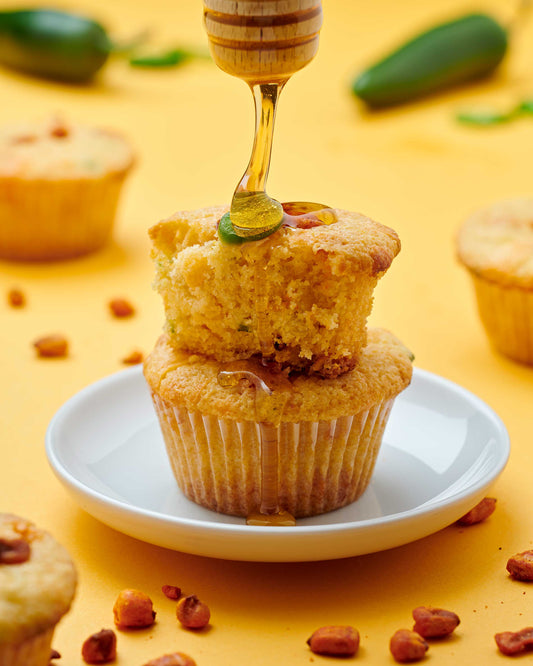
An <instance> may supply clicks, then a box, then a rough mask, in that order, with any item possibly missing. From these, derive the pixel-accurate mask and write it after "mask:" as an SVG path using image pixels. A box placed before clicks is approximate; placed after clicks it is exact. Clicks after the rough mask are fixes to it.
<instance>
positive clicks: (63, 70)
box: [0, 9, 113, 83]
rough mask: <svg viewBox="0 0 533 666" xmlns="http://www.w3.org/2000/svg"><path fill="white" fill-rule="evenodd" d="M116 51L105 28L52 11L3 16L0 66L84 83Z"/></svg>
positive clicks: (23, 11)
mask: <svg viewBox="0 0 533 666" xmlns="http://www.w3.org/2000/svg"><path fill="white" fill-rule="evenodd" d="M112 49H113V47H112V44H111V41H110V39H109V37H108V35H107V33H106V31H105V29H104V28H103V26H102V25H100V24H99V23H97V22H96V21H93V20H92V19H89V18H86V17H84V16H79V15H77V14H70V13H67V12H62V11H56V10H52V9H20V10H10V11H1V12H0V63H1V64H4V65H7V66H8V67H12V68H14V69H17V70H20V71H23V72H26V73H28V74H33V75H35V76H41V77H45V78H50V79H56V80H59V81H67V82H72V83H85V82H87V81H89V80H90V79H91V78H92V77H93V76H94V75H95V74H96V72H97V71H98V70H99V69H100V68H101V67H102V66H103V65H104V63H105V62H106V60H107V58H108V57H109V54H110V52H111V51H112Z"/></svg>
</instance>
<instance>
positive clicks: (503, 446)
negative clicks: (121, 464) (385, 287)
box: [45, 366, 510, 541]
mask: <svg viewBox="0 0 533 666" xmlns="http://www.w3.org/2000/svg"><path fill="white" fill-rule="evenodd" d="M128 381H143V382H144V381H145V380H144V377H143V376H142V367H141V366H135V367H133V368H127V369H124V370H120V371H118V372H115V373H113V374H110V375H107V376H105V377H102V378H100V379H98V380H96V381H94V382H92V383H91V384H89V385H87V386H85V387H84V388H82V389H81V390H80V391H78V392H77V393H75V394H74V395H72V396H71V397H70V398H69V399H68V400H67V401H66V402H64V403H63V404H62V405H61V406H60V408H59V409H58V410H57V411H56V412H55V414H54V415H53V417H52V419H51V420H50V422H49V424H48V427H47V430H46V435H45V450H46V455H47V459H48V462H49V464H50V466H51V468H52V470H53V472H54V473H55V475H56V476H57V477H58V479H59V480H60V481H61V482H62V483H63V484H64V485H67V486H68V487H69V488H70V489H71V490H73V491H75V492H76V494H81V495H83V496H85V497H89V498H90V499H91V501H93V502H97V503H98V504H100V505H106V506H109V507H112V508H113V509H115V510H117V511H120V512H126V514H128V516H130V517H140V518H141V519H142V520H145V519H152V520H156V521H157V522H158V523H159V524H166V525H174V526H182V527H186V528H188V529H190V530H192V531H195V532H199V531H200V532H206V531H207V532H209V533H211V534H214V535H217V536H220V535H225V536H226V537H230V536H241V535H246V536H248V537H249V536H251V535H253V537H254V538H256V539H266V540H268V541H271V540H272V538H274V539H280V538H281V539H287V537H294V536H300V537H304V536H308V535H310V534H320V535H322V536H327V535H328V534H331V533H336V534H338V533H343V532H347V531H349V532H354V531H357V530H362V531H364V530H365V529H366V528H369V527H376V528H379V527H385V526H387V525H388V524H389V523H400V524H402V523H404V522H408V521H409V520H412V519H416V518H419V517H421V516H424V515H431V513H433V512H435V511H439V509H441V508H442V506H443V505H448V504H450V503H454V502H455V501H458V500H460V498H461V497H462V496H463V495H464V494H465V492H466V491H468V492H466V495H467V496H468V497H470V496H474V495H476V493H478V492H480V490H481V489H482V488H486V487H488V486H489V485H490V484H491V483H492V482H493V481H494V480H495V479H496V478H497V477H498V476H499V475H500V474H501V473H502V471H503V469H504V468H505V466H506V464H507V461H508V459H509V455H510V438H509V433H508V431H507V428H506V426H505V424H504V423H503V421H502V419H501V418H500V417H499V415H498V414H497V413H496V412H495V411H494V410H493V409H492V408H491V407H490V406H489V405H488V404H487V403H486V402H484V401H483V400H482V399H481V398H479V397H478V396H477V395H475V394H474V393H472V392H471V391H469V390H468V389H466V388H464V387H463V386H460V385H459V384H457V383H455V382H453V381H452V380H450V379H447V378H445V377H442V376H440V375H437V374H435V373H432V372H430V371H428V370H423V369H421V368H413V383H414V382H415V381H426V382H428V381H429V382H430V383H432V384H437V385H438V386H439V388H442V387H444V388H445V389H446V390H448V391H452V392H453V393H455V394H460V395H461V397H462V398H463V399H466V400H467V401H468V402H469V403H471V404H473V405H475V407H476V408H477V410H478V411H481V412H483V413H484V415H485V416H486V417H487V418H489V420H491V421H492V422H493V425H494V426H496V430H497V431H498V432H499V435H500V436H499V438H498V439H497V443H498V445H499V458H498V461H497V464H495V465H494V466H493V467H492V469H491V474H490V475H489V476H488V477H482V478H480V479H477V480H476V482H475V483H473V484H472V485H468V484H467V486H466V487H465V488H463V489H461V491H459V492H457V493H454V494H452V495H451V496H448V497H445V498H442V499H441V500H436V501H432V500H431V499H430V500H428V501H427V502H424V503H423V504H421V505H419V506H417V507H414V508H411V509H408V510H405V511H400V512H397V513H393V514H388V515H386V516H379V517H376V518H366V519H362V520H354V521H345V522H340V523H331V524H324V525H323V524H320V525H296V526H295V527H284V528H283V530H280V528H279V527H268V526H250V525H246V524H245V523H243V524H236V523H224V522H214V521H212V520H203V519H197V518H189V517H186V516H176V515H172V514H168V513H162V512H159V511H154V510H153V509H147V508H143V507H142V506H139V505H135V504H130V503H128V502H125V501H121V500H118V499H115V498H113V497H109V496H106V495H104V494H103V493H101V492H99V491H97V490H94V489H93V488H92V487H91V486H89V485H87V484H86V483H84V482H82V481H80V480H79V479H78V478H77V477H76V476H75V475H73V474H72V472H71V471H70V470H69V469H68V468H67V467H66V466H65V465H64V464H63V463H62V461H61V460H60V457H59V455H58V452H57V450H56V447H55V431H56V429H57V428H58V427H60V424H61V421H62V419H64V418H65V417H66V415H67V414H68V413H70V411H71V410H72V409H75V408H76V406H77V405H78V404H79V403H83V402H84V401H85V400H86V399H87V398H88V397H90V396H92V395H93V394H95V393H97V392H99V391H100V390H102V389H104V388H107V387H108V386H110V385H111V386H112V385H115V384H116V383H117V382H128ZM408 389H409V387H408V388H407V389H406V390H408ZM401 395H402V394H400V396H398V398H399V399H401ZM393 409H394V406H393ZM153 417H154V421H155V420H156V419H157V417H156V414H155V411H154V415H153ZM393 448H397V447H393ZM87 512H88V513H91V511H87ZM91 515H92V514H91ZM113 529H118V528H113ZM136 538H140V537H136Z"/></svg>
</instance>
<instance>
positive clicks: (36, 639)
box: [0, 627, 55, 666]
mask: <svg viewBox="0 0 533 666" xmlns="http://www.w3.org/2000/svg"><path fill="white" fill-rule="evenodd" d="M54 629H55V627H52V628H51V629H48V630H47V631H44V632H42V633H40V634H37V636H33V637H32V638H27V639H26V640H25V641H23V642H21V643H17V644H14V645H13V644H10V643H7V644H5V645H0V666H49V664H50V652H51V650H52V638H53V636H54Z"/></svg>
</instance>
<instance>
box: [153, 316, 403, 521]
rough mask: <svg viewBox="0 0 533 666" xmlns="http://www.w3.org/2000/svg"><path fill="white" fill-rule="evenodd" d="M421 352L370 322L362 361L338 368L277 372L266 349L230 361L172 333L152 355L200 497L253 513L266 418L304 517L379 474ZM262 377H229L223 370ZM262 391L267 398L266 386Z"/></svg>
mask: <svg viewBox="0 0 533 666" xmlns="http://www.w3.org/2000/svg"><path fill="white" fill-rule="evenodd" d="M411 362H412V355H411V353H410V352H409V350H408V349H406V347H405V346H404V345H403V344H402V343H401V342H400V341H399V340H398V339H397V338H395V337H394V336H393V335H392V334H391V333H389V332H388V331H384V330H381V329H370V330H369V334H368V344H367V346H366V347H365V348H364V349H363V351H362V353H361V355H360V358H359V362H358V364H357V366H356V367H355V368H354V369H353V370H351V371H350V372H347V373H345V374H343V375H342V376H339V377H335V378H328V379H324V378H321V377H318V376H304V375H290V376H287V375H286V374H284V373H281V374H279V373H278V374H272V373H269V372H267V371H266V370H265V368H264V366H263V365H262V364H261V363H260V362H259V361H258V360H257V359H248V360H244V361H239V362H230V363H220V362H217V361H214V360H212V359H208V358H205V357H202V356H199V355H191V354H188V353H186V352H183V351H181V352H180V351H177V350H176V349H175V348H174V347H173V346H172V345H171V344H170V341H169V339H168V337H167V336H162V337H161V338H160V339H159V341H158V343H157V344H156V347H155V349H154V350H153V352H152V353H151V355H150V356H149V357H148V358H147V360H146V361H145V365H144V373H145V376H146V380H147V382H148V385H149V387H150V389H151V392H152V396H153V400H154V405H155V409H156V413H157V415H158V418H159V422H160V425H161V429H162V433H163V437H164V440H165V444H166V447H167V452H168V456H169V459H170V462H171V465H172V469H173V472H174V475H175V477H176V480H177V483H178V485H179V487H180V488H181V490H182V491H183V493H184V494H185V495H186V496H187V497H188V498H189V499H191V500H192V501H194V502H196V503H198V504H201V505H203V506H205V507H207V508H209V509H212V510H215V511H219V512H221V513H227V514H234V515H239V516H247V515H249V514H250V513H252V512H254V511H256V510H257V509H258V508H259V505H260V501H261V497H260V494H261V485H262V477H261V473H262V472H261V427H260V425H261V424H266V425H267V426H269V427H270V428H271V429H270V430H269V433H270V434H271V435H272V436H273V437H274V438H275V441H276V442H277V455H278V470H277V475H278V483H279V485H278V499H279V506H280V508H281V509H285V510H287V511H289V512H290V513H291V514H292V515H294V516H295V517H303V516H310V515H317V514H320V513H324V512H326V511H331V510H333V509H337V508H339V507H341V506H344V505H346V504H349V503H350V502H353V501H354V500H356V499H357V498H358V497H359V496H360V495H361V494H362V493H363V492H364V490H365V489H366V487H367V486H368V483H369V481H370V478H371V475H372V472H373V469H374V465H375V462H376V458H377V455H378V452H379V448H380V445H381V441H382V436H383V431H384V428H385V425H386V422H387V418H388V415H389V412H390V409H391V407H392V404H393V401H394V399H395V397H396V396H397V395H398V394H399V393H400V392H401V391H403V390H404V389H405V388H406V387H407V385H408V384H409V382H410V380H411V375H412V363H411ZM221 372H222V373H224V372H230V373H231V372H237V373H239V372H243V373H245V375H246V376H247V377H248V378H249V377H252V379H253V377H255V378H256V379H259V380H261V382H264V384H266V386H267V387H269V388H270V389H271V394H270V395H266V394H265V393H264V392H263V389H260V387H258V382H257V381H246V380H245V381H239V382H238V383H236V385H235V386H233V387H229V388H228V387H226V386H223V385H221V383H220V373H221ZM259 391H261V392H262V395H261V396H260V398H261V399H259V400H258V393H259Z"/></svg>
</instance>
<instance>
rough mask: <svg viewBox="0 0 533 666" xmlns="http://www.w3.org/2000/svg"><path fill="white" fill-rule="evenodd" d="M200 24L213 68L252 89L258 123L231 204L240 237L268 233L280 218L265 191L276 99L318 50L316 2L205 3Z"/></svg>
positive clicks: (214, 0)
mask: <svg viewBox="0 0 533 666" xmlns="http://www.w3.org/2000/svg"><path fill="white" fill-rule="evenodd" d="M204 21H205V28H206V31H207V36H208V39H209V46H210V49H211V53H212V55H213V58H214V60H215V62H216V64H217V65H218V66H219V67H220V69H222V70H223V71H224V72H227V73H228V74H231V75H232V76H236V77H238V78H240V79H243V80H244V81H246V82H247V83H248V85H249V86H250V87H251V89H252V93H253V95H254V100H255V112H256V125H255V137H254V144H253V148H252V156H251V158H250V162H249V164H248V167H247V169H246V172H245V173H244V176H243V177H242V179H241V181H240V182H239V184H238V186H237V189H236V190H235V193H234V195H233V200H232V203H231V222H232V225H233V228H234V230H235V232H236V233H237V234H238V235H239V236H242V237H253V236H257V235H258V234H263V233H268V232H269V231H271V230H272V229H275V228H277V227H278V226H279V224H280V223H281V221H282V219H283V209H282V207H281V204H280V203H279V202H278V201H275V200H274V199H271V198H270V197H269V196H268V195H267V194H266V191H265V184H266V179H267V176H268V170H269V166H270V154H271V150H272V139H273V132H274V119H275V114H276V102H277V99H278V96H279V94H280V92H281V90H282V88H283V86H284V84H285V83H286V82H287V80H288V79H289V78H290V76H291V75H292V74H294V73H295V72H297V71H298V70H300V69H302V68H303V67H305V66H306V65H307V64H308V63H309V62H310V61H311V60H312V59H313V57H314V56H315V55H316V53H317V51H318V36H319V31H320V28H321V26H322V6H321V3H320V0H204Z"/></svg>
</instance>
